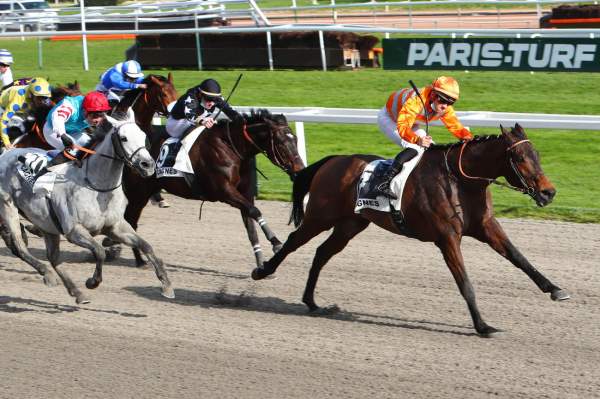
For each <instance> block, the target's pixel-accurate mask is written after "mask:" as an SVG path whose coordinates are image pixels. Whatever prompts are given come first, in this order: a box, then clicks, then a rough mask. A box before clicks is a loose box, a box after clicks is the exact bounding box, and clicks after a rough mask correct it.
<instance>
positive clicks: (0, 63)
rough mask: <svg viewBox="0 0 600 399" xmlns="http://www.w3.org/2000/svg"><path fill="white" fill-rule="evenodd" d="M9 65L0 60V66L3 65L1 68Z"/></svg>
mask: <svg viewBox="0 0 600 399" xmlns="http://www.w3.org/2000/svg"><path fill="white" fill-rule="evenodd" d="M9 66H10V65H8V64H4V63H2V62H0V67H3V68H4V67H9Z"/></svg>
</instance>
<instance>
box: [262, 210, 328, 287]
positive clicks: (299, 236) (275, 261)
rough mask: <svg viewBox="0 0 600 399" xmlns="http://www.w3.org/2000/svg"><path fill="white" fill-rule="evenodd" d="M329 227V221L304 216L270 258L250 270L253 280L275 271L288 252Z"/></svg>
mask: <svg viewBox="0 0 600 399" xmlns="http://www.w3.org/2000/svg"><path fill="white" fill-rule="evenodd" d="M331 227H332V225H331V224H330V223H325V222H323V220H322V219H311V218H310V217H307V218H305V219H304V220H303V221H302V224H301V225H300V226H298V228H297V229H296V230H294V231H292V232H291V233H290V235H289V236H288V238H287V240H286V241H285V243H284V244H283V247H282V248H281V250H279V251H278V252H277V253H275V255H273V257H272V258H271V259H269V260H268V261H266V262H264V263H263V264H262V265H260V266H258V267H257V268H256V269H254V270H253V271H252V278H253V279H254V280H262V279H263V278H265V277H267V276H269V275H271V274H273V273H275V271H276V270H277V268H278V267H279V265H280V264H281V262H283V260H284V259H285V258H286V257H287V256H288V255H289V254H290V253H292V252H294V251H295V250H297V249H298V248H300V247H301V246H302V245H304V244H306V243H307V242H308V241H310V240H311V239H312V238H313V237H315V236H317V235H319V234H320V233H322V232H323V231H325V230H329V229H330V228H331Z"/></svg>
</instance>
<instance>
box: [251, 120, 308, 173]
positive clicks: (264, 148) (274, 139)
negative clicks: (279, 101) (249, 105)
mask: <svg viewBox="0 0 600 399" xmlns="http://www.w3.org/2000/svg"><path fill="white" fill-rule="evenodd" d="M246 123H247V127H246V131H247V133H248V135H249V136H250V138H251V139H252V140H253V141H254V144H255V145H256V147H258V149H259V150H260V151H261V152H263V153H264V154H265V155H266V156H267V157H268V158H269V159H270V160H271V162H273V164H275V165H276V166H278V167H280V168H281V169H283V170H284V171H285V172H286V173H287V174H288V175H289V176H290V178H291V179H292V180H293V178H294V176H295V175H296V173H298V172H299V171H300V170H302V169H304V162H302V158H301V157H300V154H299V153H298V147H297V138H296V136H295V135H294V133H293V132H292V129H291V128H290V126H289V125H288V123H287V119H286V118H285V116H283V115H272V114H271V113H270V112H269V111H267V110H265V109H261V110H258V111H257V112H255V111H252V114H251V115H250V116H249V117H246Z"/></svg>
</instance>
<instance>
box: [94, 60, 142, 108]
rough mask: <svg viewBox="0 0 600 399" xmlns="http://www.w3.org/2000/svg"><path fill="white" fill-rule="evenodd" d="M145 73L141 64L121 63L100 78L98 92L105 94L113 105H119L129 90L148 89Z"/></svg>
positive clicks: (132, 62)
mask: <svg viewBox="0 0 600 399" xmlns="http://www.w3.org/2000/svg"><path fill="white" fill-rule="evenodd" d="M143 82H144V73H143V72H142V67H141V65H140V64H139V62H137V61H134V60H129V61H125V62H119V63H118V64H116V65H114V66H113V67H111V68H109V69H108V70H106V71H105V72H104V73H103V74H102V75H101V76H100V82H99V83H98V85H97V86H96V90H97V91H99V92H101V93H104V94H105V95H106V97H107V98H108V101H109V102H110V103H111V104H113V105H114V104H117V103H118V102H119V101H121V98H122V97H123V95H124V94H125V91H127V90H133V89H146V88H147V87H148V86H147V85H146V84H145V83H143Z"/></svg>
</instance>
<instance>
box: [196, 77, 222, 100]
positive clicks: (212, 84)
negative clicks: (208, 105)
mask: <svg viewBox="0 0 600 399" xmlns="http://www.w3.org/2000/svg"><path fill="white" fill-rule="evenodd" d="M198 91H199V92H200V94H202V96H203V97H204V98H206V99H207V100H209V101H217V100H220V99H221V86H220V85H219V83H218V82H217V81H216V80H214V79H206V80H205V81H203V82H202V83H200V85H199V86H198Z"/></svg>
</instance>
